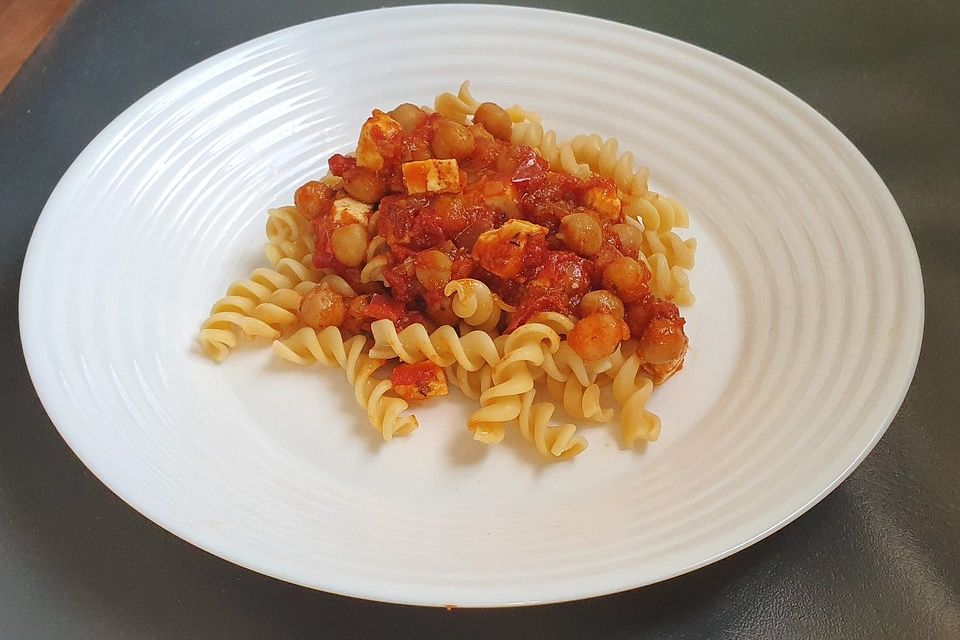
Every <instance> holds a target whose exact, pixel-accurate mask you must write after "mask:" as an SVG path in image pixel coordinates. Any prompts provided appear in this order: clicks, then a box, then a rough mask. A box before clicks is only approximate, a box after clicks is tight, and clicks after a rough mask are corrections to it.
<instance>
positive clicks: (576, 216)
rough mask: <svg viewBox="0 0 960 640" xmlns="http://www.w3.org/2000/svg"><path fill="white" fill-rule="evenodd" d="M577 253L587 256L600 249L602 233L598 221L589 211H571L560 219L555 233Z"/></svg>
mask: <svg viewBox="0 0 960 640" xmlns="http://www.w3.org/2000/svg"><path fill="white" fill-rule="evenodd" d="M557 235H558V236H559V238H560V239H561V240H563V242H564V244H566V245H567V246H568V247H570V249H572V250H573V251H574V252H575V253H577V254H578V255H581V256H583V257H585V258H589V257H590V256H592V255H596V253H597V252H598V251H600V245H601V244H602V243H603V233H602V232H601V230H600V223H599V222H597V220H596V218H594V217H593V216H591V215H590V214H589V213H571V214H569V215H566V216H564V217H563V219H562V220H560V231H559V233H558V234H557Z"/></svg>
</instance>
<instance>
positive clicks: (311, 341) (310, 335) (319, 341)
mask: <svg viewBox="0 0 960 640" xmlns="http://www.w3.org/2000/svg"><path fill="white" fill-rule="evenodd" d="M365 342H366V340H365V338H364V337H363V336H354V337H352V338H350V339H349V340H347V341H346V342H344V340H343V337H342V336H341V334H340V330H339V329H337V328H336V327H327V328H325V329H323V330H322V331H316V330H314V329H311V328H309V327H304V328H303V329H300V330H299V331H297V332H296V333H295V334H293V335H292V336H291V337H289V338H287V339H286V340H282V341H281V340H277V341H275V342H274V343H273V350H274V353H276V354H277V356H279V357H280V358H282V359H283V360H286V361H288V362H293V363H294V364H300V365H308V364H313V363H315V362H318V363H320V364H322V365H324V366H327V367H340V368H341V369H343V370H344V371H346V373H347V381H348V382H350V384H352V385H353V386H354V395H355V397H356V401H357V404H359V405H360V406H361V407H363V408H364V409H366V410H367V418H368V419H369V421H370V424H371V425H373V426H374V427H375V428H376V429H377V430H378V431H379V432H380V434H381V435H382V436H383V439H384V440H390V439H391V438H393V436H402V435H407V434H408V433H410V432H411V431H413V430H415V429H416V428H417V427H418V426H419V424H418V422H417V419H416V418H415V417H414V416H401V415H400V414H401V413H403V412H404V411H405V410H406V409H407V407H408V406H409V405H408V404H407V402H406V401H405V400H403V399H402V398H398V397H395V396H393V395H391V393H390V391H391V388H392V385H391V384H390V381H389V380H375V379H373V378H372V377H371V376H372V375H373V374H374V372H376V371H377V369H379V368H380V367H382V366H383V364H384V362H383V361H382V360H376V359H373V358H370V357H369V356H368V355H366V354H365V353H364V349H365V344H364V343H365Z"/></svg>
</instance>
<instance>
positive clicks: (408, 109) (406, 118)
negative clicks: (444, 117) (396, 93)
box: [388, 102, 427, 133]
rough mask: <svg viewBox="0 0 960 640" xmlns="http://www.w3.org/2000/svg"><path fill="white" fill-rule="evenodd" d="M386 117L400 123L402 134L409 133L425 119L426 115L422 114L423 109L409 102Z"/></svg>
mask: <svg viewBox="0 0 960 640" xmlns="http://www.w3.org/2000/svg"><path fill="white" fill-rule="evenodd" d="M388 115H389V116H390V117H391V118H393V119H394V120H396V121H397V122H399V123H400V127H401V128H402V129H403V131H404V133H410V132H411V131H413V130H414V129H416V128H417V127H419V126H420V125H422V124H423V123H424V121H426V119H427V114H425V113H424V112H423V109H421V108H420V107H418V106H417V105H415V104H410V103H409V102H404V103H403V104H401V105H400V106H398V107H397V108H396V109H394V110H393V111H391V112H390V113H389V114H388Z"/></svg>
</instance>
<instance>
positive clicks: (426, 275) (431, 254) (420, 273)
mask: <svg viewBox="0 0 960 640" xmlns="http://www.w3.org/2000/svg"><path fill="white" fill-rule="evenodd" d="M414 267H415V271H416V274H417V280H419V281H420V284H422V285H423V287H424V288H425V289H432V290H439V289H443V288H444V287H445V286H447V283H448V282H450V273H451V271H452V269H453V260H451V259H450V257H449V256H447V254H445V253H443V252H442V251H437V250H436V249H428V250H427V251H421V252H420V253H418V254H417V257H416V258H415V259H414Z"/></svg>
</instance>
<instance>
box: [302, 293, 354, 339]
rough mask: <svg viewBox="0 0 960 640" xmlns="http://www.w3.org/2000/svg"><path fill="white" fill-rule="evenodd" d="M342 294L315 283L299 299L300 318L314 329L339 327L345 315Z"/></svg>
mask: <svg viewBox="0 0 960 640" xmlns="http://www.w3.org/2000/svg"><path fill="white" fill-rule="evenodd" d="M346 310H347V308H346V305H345V304H344V301H343V296H342V295H340V294H339V293H337V292H336V291H334V290H333V289H331V288H330V287H328V286H327V285H325V284H321V285H317V286H316V287H314V288H313V289H311V290H310V291H308V292H307V295H305V296H304V297H303V300H301V301H300V314H299V315H300V320H301V321H302V322H303V323H304V324H305V325H307V326H309V327H313V328H314V329H322V328H324V327H339V326H340V325H341V324H342V323H343V319H344V316H345V315H346Z"/></svg>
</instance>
